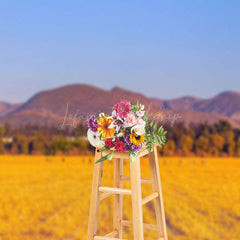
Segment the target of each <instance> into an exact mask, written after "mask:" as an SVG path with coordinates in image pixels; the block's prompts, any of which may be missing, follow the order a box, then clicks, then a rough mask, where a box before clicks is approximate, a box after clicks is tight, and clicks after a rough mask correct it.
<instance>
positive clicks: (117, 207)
mask: <svg viewBox="0 0 240 240" xmlns="http://www.w3.org/2000/svg"><path fill="white" fill-rule="evenodd" d="M113 165H114V166H113V167H114V175H113V187H116V188H122V185H123V184H122V181H121V180H120V176H121V175H123V159H121V158H116V159H114V160H113ZM122 200H123V196H122V194H114V197H113V229H114V230H116V231H117V232H118V234H117V236H116V237H118V238H122V225H121V220H122Z"/></svg>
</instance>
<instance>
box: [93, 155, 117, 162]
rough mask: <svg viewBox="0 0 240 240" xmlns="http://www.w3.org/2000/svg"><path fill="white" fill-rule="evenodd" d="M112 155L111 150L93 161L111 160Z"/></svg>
mask: <svg viewBox="0 0 240 240" xmlns="http://www.w3.org/2000/svg"><path fill="white" fill-rule="evenodd" d="M112 155H113V152H110V153H108V154H107V155H105V156H104V157H101V158H100V159H98V160H97V161H96V162H95V163H99V162H103V161H105V160H112Z"/></svg>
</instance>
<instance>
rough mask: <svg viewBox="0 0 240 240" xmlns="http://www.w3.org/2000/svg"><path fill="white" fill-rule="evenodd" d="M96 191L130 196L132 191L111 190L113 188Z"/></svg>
mask: <svg viewBox="0 0 240 240" xmlns="http://www.w3.org/2000/svg"><path fill="white" fill-rule="evenodd" d="M98 189H99V191H100V192H105V193H112V194H125V195H131V194H132V191H131V190H129V189H122V188H113V187H99V188H98Z"/></svg>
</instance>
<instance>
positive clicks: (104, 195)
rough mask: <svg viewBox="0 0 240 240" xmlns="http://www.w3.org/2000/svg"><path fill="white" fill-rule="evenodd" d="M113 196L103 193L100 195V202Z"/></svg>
mask: <svg viewBox="0 0 240 240" xmlns="http://www.w3.org/2000/svg"><path fill="white" fill-rule="evenodd" d="M111 195H112V193H106V192H104V193H101V194H100V201H101V200H103V199H105V198H107V197H109V196H111Z"/></svg>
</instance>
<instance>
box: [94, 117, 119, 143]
mask: <svg viewBox="0 0 240 240" xmlns="http://www.w3.org/2000/svg"><path fill="white" fill-rule="evenodd" d="M112 122H113V119H110V118H107V116H102V117H101V118H99V119H98V120H97V123H98V126H99V127H98V129H97V130H98V131H99V132H100V134H101V135H102V138H112V137H113V134H114V132H115V128H109V126H110V124H111V123H112Z"/></svg>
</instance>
